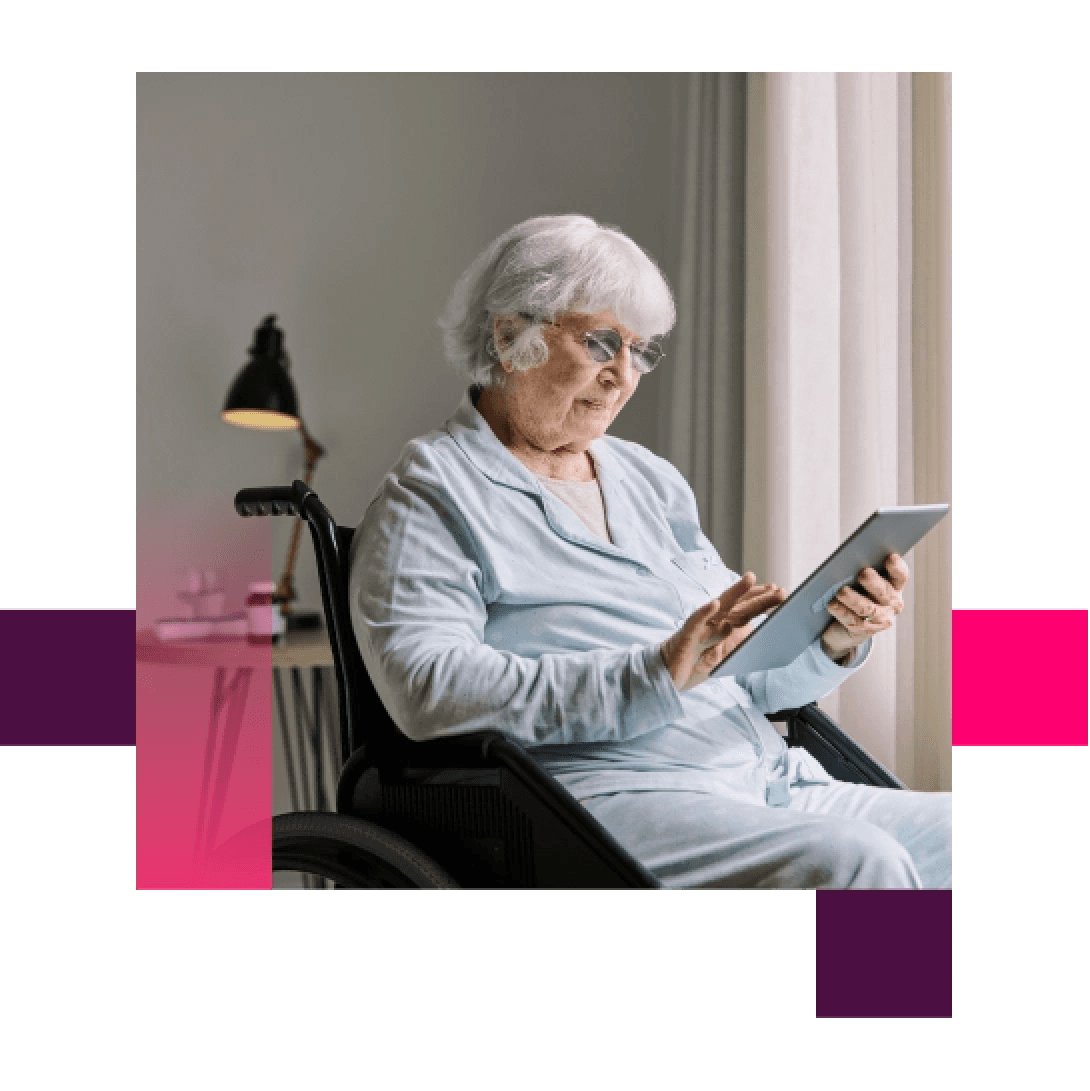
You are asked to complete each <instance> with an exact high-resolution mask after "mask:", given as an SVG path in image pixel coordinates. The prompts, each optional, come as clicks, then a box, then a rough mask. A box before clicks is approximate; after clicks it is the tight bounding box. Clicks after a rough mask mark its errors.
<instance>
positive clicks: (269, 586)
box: [246, 580, 280, 644]
mask: <svg viewBox="0 0 1090 1091" xmlns="http://www.w3.org/2000/svg"><path fill="white" fill-rule="evenodd" d="M275 593H276V584H275V583H273V582H272V581H271V580H270V581H266V582H261V583H251V584H250V594H249V597H248V598H247V599H246V620H247V633H246V639H247V640H248V641H249V642H250V643H251V644H271V643H272V642H273V640H274V639H275V638H276V636H277V634H278V633H279V632H280V608H279V606H278V605H277V604H276V601H275Z"/></svg>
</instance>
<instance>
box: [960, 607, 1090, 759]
mask: <svg viewBox="0 0 1090 1091" xmlns="http://www.w3.org/2000/svg"><path fill="white" fill-rule="evenodd" d="M1086 626H1087V612H1086V611H1085V610H955V611H954V612H953V631H952V640H953V662H952V674H953V677H952V691H953V692H952V701H953V709H952V735H953V744H954V746H1086V650H1087V646H1086ZM1033 664H1037V665H1038V668H1039V667H1040V666H1041V665H1042V664H1047V670H1048V686H1047V687H1046V688H1038V689H1037V690H1036V691H1035V697H1034V700H1033V701H1032V702H1027V701H1019V700H1011V699H1010V695H1011V693H1012V687H1019V686H1024V685H1025V679H1026V678H1027V677H1028V672H1029V671H1030V670H1031V669H1032V666H1033Z"/></svg>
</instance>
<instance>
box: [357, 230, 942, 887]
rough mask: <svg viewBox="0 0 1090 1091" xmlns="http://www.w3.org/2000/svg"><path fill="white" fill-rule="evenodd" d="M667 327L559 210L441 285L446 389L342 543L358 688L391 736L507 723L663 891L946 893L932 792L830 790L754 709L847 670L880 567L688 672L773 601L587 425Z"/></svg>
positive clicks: (868, 632)
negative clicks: (441, 406)
mask: <svg viewBox="0 0 1090 1091" xmlns="http://www.w3.org/2000/svg"><path fill="white" fill-rule="evenodd" d="M673 322H674V305H673V300H672V298H671V295H670V290H669V288H668V287H667V285H666V282H665V280H664V279H663V277H662V274H661V273H660V272H659V270H658V269H657V268H656V266H655V265H654V263H653V262H652V261H651V260H650V259H649V258H648V257H647V255H645V254H644V253H643V251H642V250H640V248H639V247H638V246H636V244H635V243H633V242H632V241H631V240H630V239H628V238H627V237H626V236H624V235H623V234H621V233H620V232H619V231H617V230H615V229H612V228H607V227H602V226H599V225H598V224H596V223H594V222H593V221H592V220H589V219H587V218H585V217H582V216H556V217H551V216H544V217H539V218H537V219H532V220H528V221H526V222H525V223H521V224H518V225H517V226H515V227H513V228H512V229H511V230H509V231H507V232H506V233H505V234H503V235H502V236H500V238H498V239H496V241H495V242H493V243H492V245H491V246H489V247H488V248H487V249H486V250H485V251H484V252H483V253H482V254H481V255H480V256H479V257H478V258H477V259H476V261H474V262H473V264H472V265H471V266H470V267H469V269H468V270H467V271H466V272H465V274H464V275H463V276H462V277H461V279H460V280H459V282H458V284H457V285H456V286H455V288H454V291H453V294H452V296H451V299H450V303H449V305H448V307H447V311H446V314H445V316H444V318H443V319H442V323H441V324H442V326H443V328H444V331H445V344H446V351H447V356H448V358H449V360H450V362H451V363H452V364H453V365H454V366H455V367H456V368H457V369H458V370H459V371H460V372H461V373H462V374H463V375H464V376H465V377H466V378H467V379H468V380H469V383H470V384H471V385H470V387H469V390H468V392H467V394H466V396H465V398H464V399H463V401H462V404H461V406H460V407H459V408H458V410H457V412H456V413H455V414H454V416H453V417H451V418H450V420H448V421H447V422H446V424H445V425H443V427H441V428H439V429H437V430H436V431H434V432H431V433H429V434H428V435H426V436H423V437H421V438H420V439H416V440H413V441H412V442H411V443H409V444H408V446H407V447H406V448H405V451H404V453H403V454H402V456H401V458H400V460H399V462H398V463H397V465H396V466H395V467H394V469H393V470H392V471H391V472H390V473H389V474H387V475H386V478H385V480H384V481H383V483H382V486H381V488H380V489H379V491H378V494H377V496H376V497H375V499H374V500H373V501H372V503H371V505H370V507H369V508H368V510H367V513H366V515H365V516H364V519H363V522H362V524H361V525H360V528H359V530H358V531H357V534H356V537H355V541H354V550H355V557H356V563H355V564H354V567H353V571H352V581H351V589H350V590H351V602H352V612H353V623H354V626H355V630H356V635H357V637H358V638H359V644H360V648H361V651H362V653H363V658H364V660H365V662H366V664H367V668H368V670H369V671H370V673H371V677H372V678H373V680H374V682H375V685H376V687H377V689H378V691H379V694H380V695H381V697H382V699H383V701H384V702H385V703H386V707H387V708H388V709H389V710H390V713H391V715H392V716H393V718H394V720H395V721H396V722H397V724H398V726H399V727H400V728H401V730H402V731H404V732H405V734H406V735H408V736H410V737H411V738H413V739H430V738H434V737H436V736H439V735H445V734H446V735H449V734H455V733H459V732H468V731H476V730H480V729H484V728H495V729H498V730H500V731H503V732H506V733H507V734H509V735H511V736H513V737H514V738H516V739H518V740H519V741H520V742H521V743H523V745H525V746H526V747H527V749H528V750H529V752H530V753H531V754H532V755H533V757H534V758H535V759H536V760H537V761H538V762H539V763H540V764H541V765H542V766H543V767H544V768H545V769H547V770H548V771H549V772H550V773H552V774H553V775H554V776H555V777H556V778H557V779H559V780H560V782H561V783H563V784H564V785H565V786H566V787H567V788H568V789H569V790H570V791H571V792H572V793H573V794H574V795H575V797H576V798H577V799H578V800H579V801H580V802H581V803H582V804H583V806H585V807H586V808H587V809H588V810H589V811H590V812H591V813H592V814H593V815H594V816H595V817H596V818H597V819H598V820H599V821H600V822H601V823H602V824H603V825H604V826H605V827H606V828H607V829H608V830H609V831H610V832H611V833H612V834H613V835H614V837H616V838H617V840H618V841H620V843H621V844H622V845H624V846H625V847H626V848H627V849H628V850H629V851H630V852H631V853H632V854H633V855H634V856H635V857H636V858H637V859H639V860H640V861H642V862H643V864H644V865H645V866H646V867H648V868H649V869H650V870H651V871H652V872H653V873H654V874H655V875H656V876H657V877H658V878H659V879H660V881H662V882H663V883H664V884H665V885H667V886H764V887H872V888H873V887H921V886H926V887H940V886H949V885H950V798H949V795H948V794H941V795H940V794H925V793H915V792H906V791H891V790H887V789H881V788H871V787H865V786H860V785H850V784H843V783H839V782H836V781H834V780H832V779H831V778H830V777H829V776H828V774H827V773H826V772H825V771H824V769H822V768H821V767H820V765H819V764H818V763H817V761H815V760H814V758H812V757H811V756H809V755H808V754H806V753H805V752H804V751H802V750H796V749H788V748H787V747H786V746H785V744H784V741H783V739H782V737H781V736H780V735H779V733H778V732H777V731H776V730H775V729H774V728H773V727H772V725H771V724H770V723H769V721H768V720H767V719H766V718H765V716H764V715H763V714H764V713H766V712H774V711H776V710H778V709H781V708H787V707H795V706H798V705H802V704H806V703H807V702H809V701H813V700H815V699H817V698H818V697H821V696H823V695H825V694H827V693H829V692H831V691H832V690H833V689H835V688H836V686H838V685H839V684H840V683H841V682H842V681H843V680H844V679H845V678H847V677H848V676H849V675H850V674H851V673H852V672H853V671H856V670H859V669H860V668H861V667H862V665H863V664H864V662H865V661H866V659H867V656H868V654H869V650H870V640H871V637H872V635H873V634H876V633H878V632H880V631H881V630H883V629H888V628H889V627H890V625H891V624H892V623H893V618H894V616H895V615H896V613H898V612H899V611H900V609H901V604H902V600H901V595H900V592H901V590H903V588H904V585H905V582H906V581H907V579H908V570H907V567H906V566H905V564H904V562H903V561H901V560H900V558H898V557H895V556H893V557H890V558H889V560H888V561H887V564H886V571H887V574H888V576H889V579H888V580H886V579H885V578H883V577H881V576H879V575H878V574H877V573H876V572H874V571H872V570H869V569H868V570H866V571H865V572H864V573H861V575H860V583H861V585H862V587H863V588H864V589H865V591H866V595H862V594H859V593H857V592H855V591H852V590H850V589H845V590H844V591H842V592H841V593H840V596H839V598H838V601H834V602H833V603H831V604H830V606H829V610H830V613H831V614H832V618H831V619H830V625H829V627H828V628H827V629H826V631H825V633H824V634H823V635H822V637H821V638H820V640H817V641H815V642H814V644H813V645H812V646H811V647H809V648H808V649H807V650H806V651H805V652H804V653H803V654H802V655H801V656H799V658H798V659H797V660H795V661H794V662H793V663H791V664H790V665H788V666H786V667H782V668H779V669H775V670H767V671H759V672H756V673H753V674H747V675H745V676H743V677H722V676H720V675H715V676H714V677H712V676H710V672H711V671H712V670H713V669H714V667H715V666H717V665H718V664H719V663H720V662H721V661H722V659H723V658H724V657H725V656H726V655H727V654H728V653H729V652H730V651H731V650H732V649H733V648H734V647H735V646H736V645H737V644H738V643H739V642H740V640H741V639H742V638H743V637H744V636H745V635H746V633H747V632H748V631H749V630H748V628H747V626H748V625H749V623H751V622H752V621H753V620H754V619H755V618H757V617H758V615H760V614H762V613H763V612H765V611H767V610H768V609H769V608H771V607H773V606H775V605H776V604H778V603H779V602H781V601H782V600H783V598H784V594H783V592H782V591H781V590H780V589H779V588H778V587H775V586H772V585H770V584H760V585H758V584H757V583H756V580H755V579H754V576H753V574H752V573H746V574H745V575H744V576H743V577H742V578H739V577H738V576H737V575H735V574H734V573H733V572H731V571H729V570H728V569H727V568H726V567H725V566H724V564H723V562H722V561H721V560H720V558H719V556H718V554H717V553H716V551H715V549H714V548H713V546H712V545H711V543H710V542H709V541H708V539H707V538H705V536H704V535H703V533H702V532H701V530H700V524H699V519H698V515H697V507H696V502H695V499H694V497H693V493H692V491H691V490H690V488H689V486H688V484H687V483H686V482H685V479H684V478H683V477H682V476H681V474H679V473H678V472H677V470H675V469H674V468H673V467H672V466H671V465H670V464H669V463H667V462H664V461H663V460H662V459H660V458H658V457H656V456H655V455H653V454H651V453H650V452H649V451H647V450H645V449H644V448H642V447H640V446H638V445H636V444H634V443H628V442H625V441H623V440H619V439H616V438H613V437H611V436H608V435H606V432H607V429H608V428H609V426H610V424H611V423H612V422H613V420H614V418H615V417H616V416H617V414H618V413H619V412H620V410H621V408H622V407H623V406H624V404H625V403H626V402H627V401H628V399H629V398H630V397H631V396H632V394H633V393H634V392H635V390H636V387H637V385H638V384H639V381H640V377H641V376H642V375H645V374H647V372H649V371H650V370H651V369H652V368H654V367H655V365H656V364H657V363H658V362H659V360H660V359H661V357H662V353H661V350H660V349H659V348H658V346H657V345H656V344H655V342H654V338H656V337H658V336H661V335H663V334H665V333H666V332H667V331H669V329H670V328H671V326H672V325H673Z"/></svg>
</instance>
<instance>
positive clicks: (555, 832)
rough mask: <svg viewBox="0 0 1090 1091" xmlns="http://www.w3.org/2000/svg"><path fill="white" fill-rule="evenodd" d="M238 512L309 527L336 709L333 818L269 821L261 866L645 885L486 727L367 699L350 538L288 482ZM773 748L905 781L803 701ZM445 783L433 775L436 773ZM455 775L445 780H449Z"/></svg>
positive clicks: (877, 779)
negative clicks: (418, 736)
mask: <svg viewBox="0 0 1090 1091" xmlns="http://www.w3.org/2000/svg"><path fill="white" fill-rule="evenodd" d="M235 510H236V511H237V512H238V513H239V514H240V515H245V516H255V515H295V516H298V517H299V518H301V519H305V520H306V521H307V523H308V525H309V526H310V532H311V538H312V540H313V543H314V552H315V556H316V559H317V563H318V578H319V583H320V585H321V591H322V605H323V608H324V612H325V622H326V632H327V634H328V637H329V642H330V646H331V649H332V652H333V666H334V672H335V674H336V679H337V689H338V696H339V699H340V700H339V705H340V717H339V719H340V722H339V729H340V730H339V742H340V760H341V765H342V768H341V773H340V777H339V780H338V784H337V798H336V807H337V813H336V814H331V813H326V812H297V813H293V814H287V815H277V816H275V817H274V818H273V843H272V853H273V869H274V870H276V871H282V870H290V871H300V872H304V873H309V874H312V875H316V876H319V877H322V878H325V879H328V880H331V881H332V882H333V883H334V884H335V885H337V886H339V887H406V886H408V887H452V886H464V887H539V888H606V887H658V886H660V885H661V884H660V883H659V882H658V880H656V879H655V877H654V876H653V875H652V874H651V873H650V872H649V871H648V870H647V869H646V868H645V867H644V866H643V865H642V864H641V863H640V862H639V861H638V860H636V859H635V858H634V857H633V856H631V855H630V854H629V853H628V852H626V851H625V849H623V848H622V847H621V845H620V844H619V843H618V842H617V841H616V840H615V838H614V837H613V836H612V834H610V833H609V831H608V830H606V829H605V827H604V826H602V825H601V823H599V822H598V821H597V820H596V819H595V818H594V817H593V816H592V815H591V814H590V813H589V812H588V811H587V810H586V809H585V808H583V807H582V806H581V805H580V804H579V802H578V801H577V800H576V799H575V797H574V796H572V795H571V793H569V792H568V791H567V790H566V789H565V788H564V787H563V786H562V785H561V784H560V783H559V782H558V781H556V780H555V779H554V778H553V777H551V776H549V774H547V773H546V772H545V771H544V770H543V769H541V767H540V766H539V765H538V764H537V763H536V762H535V761H534V760H533V759H532V758H531V757H530V755H529V754H528V753H527V752H526V751H525V750H524V749H523V748H522V746H520V745H519V744H518V743H517V742H515V741H514V740H512V739H511V738H509V737H507V736H505V735H503V734H501V733H500V732H498V731H483V732H475V733H473V734H466V735H459V736H449V737H445V738H442V739H435V740H431V741H427V742H414V741H411V740H410V739H409V738H407V737H406V736H405V735H404V734H402V732H401V731H400V730H399V729H398V727H397V725H396V724H395V723H394V721H393V720H392V719H391V717H390V715H389V713H388V712H387V711H386V708H385V706H384V705H383V703H382V701H381V700H380V698H379V696H378V693H377V692H376V691H375V687H374V685H373V684H372V682H371V679H370V676H369V675H368V673H367V668H366V667H365V665H364V662H363V658H362V656H361V655H360V651H359V647H358V645H357V643H356V638H355V635H354V633H353V631H352V622H351V618H350V614H349V599H348V578H349V567H350V546H351V541H352V535H353V534H354V533H355V528H352V527H344V526H338V525H337V523H336V522H335V521H334V519H333V516H332V515H331V514H330V513H329V511H328V510H327V509H326V507H325V505H324V504H323V503H322V502H321V500H320V499H319V498H318V495H317V493H315V492H314V491H313V490H312V489H310V488H309V487H308V486H307V485H305V484H304V483H303V482H302V481H295V482H293V483H292V484H291V485H290V486H277V487H270V488H255V489H242V490H241V491H240V492H239V493H238V494H237V495H236V497H235ZM770 718H771V719H775V720H780V721H783V722H785V724H786V732H787V742H788V745H790V746H802V747H804V748H805V749H806V750H808V751H809V752H810V753H812V754H813V755H814V756H815V757H816V758H817V759H818V761H820V762H821V764H822V766H823V767H824V768H825V769H826V770H827V771H828V772H829V773H830V775H831V776H833V777H835V778H836V779H838V780H844V781H850V782H853V783H858V784H874V785H879V786H882V787H887V788H904V787H905V785H904V784H903V783H902V782H901V781H900V780H898V779H897V777H895V776H894V775H893V774H892V773H890V772H889V771H888V770H887V769H885V768H884V767H883V766H882V765H881V764H879V763H878V762H877V761H875V760H874V759H873V758H872V757H870V755H869V754H867V753H866V751H864V750H863V749H862V748H861V747H860V746H859V745H858V744H857V743H855V742H854V741H853V740H852V739H850V738H849V737H848V736H847V735H846V734H845V733H844V732H843V731H841V730H840V728H839V727H837V725H836V724H835V723H833V721H832V720H830V719H829V717H827V716H826V715H825V714H824V713H823V712H822V711H821V710H820V709H819V708H818V707H817V705H815V704H811V705H807V706H805V707H804V708H799V709H790V710H786V711H783V712H780V713H777V714H775V715H774V716H772V717H770ZM444 780H445V781H450V782H451V783H443V782H442V781H444ZM454 782H456V783H454Z"/></svg>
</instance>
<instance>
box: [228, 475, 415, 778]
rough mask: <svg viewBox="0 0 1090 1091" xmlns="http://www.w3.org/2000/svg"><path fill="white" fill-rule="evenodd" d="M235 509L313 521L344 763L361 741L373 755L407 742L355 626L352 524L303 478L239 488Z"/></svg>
mask: <svg viewBox="0 0 1090 1091" xmlns="http://www.w3.org/2000/svg"><path fill="white" fill-rule="evenodd" d="M235 510H236V511H237V512H238V513H239V515H247V516H253V515H298V516H300V517H301V518H303V519H306V521H307V523H308V524H309V526H310V534H311V539H312V541H313V543H314V554H315V559H316V560H317V562H318V582H319V584H320V585H321V588H322V607H323V609H324V611H325V622H326V634H327V635H328V637H329V644H330V648H331V650H332V652H333V668H334V672H335V674H336V676H337V690H338V696H339V697H340V744H341V764H342V766H343V765H344V763H345V762H347V761H348V758H349V757H350V756H351V755H352V754H353V753H354V752H355V751H356V750H358V749H359V748H360V747H363V746H365V747H367V749H368V751H369V752H372V753H374V754H375V755H378V754H380V753H384V752H386V753H389V752H393V751H395V750H397V749H399V748H401V747H403V746H404V745H405V742H406V739H405V736H404V735H402V734H401V732H400V731H399V730H398V727H397V725H396V724H395V723H394V721H393V720H392V719H391V718H390V715H389V713H388V712H387V711H386V707H385V706H384V705H383V703H382V700H381V699H380V698H379V695H378V693H377V692H376V691H375V687H374V685H373V683H372V682H371V678H370V676H369V675H368V673H367V668H366V667H365V666H364V663H363V657H362V656H361V655H360V649H359V645H358V644H357V643H356V635H355V633H354V632H353V631H352V618H351V615H350V612H349V607H348V578H349V574H350V573H349V569H350V567H351V556H352V554H351V548H352V535H353V534H354V533H355V532H354V530H353V528H352V527H341V526H338V525H337V524H336V523H335V522H334V520H333V516H332V515H330V513H329V510H328V508H326V506H325V505H324V504H323V503H322V501H321V500H320V499H319V498H318V494H317V493H316V492H314V490H313V489H311V488H310V487H309V486H308V485H306V484H305V483H304V482H302V481H293V482H292V484H291V485H290V486H273V487H268V488H257V489H241V490H240V491H239V492H238V494H237V495H236V496H235Z"/></svg>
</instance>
